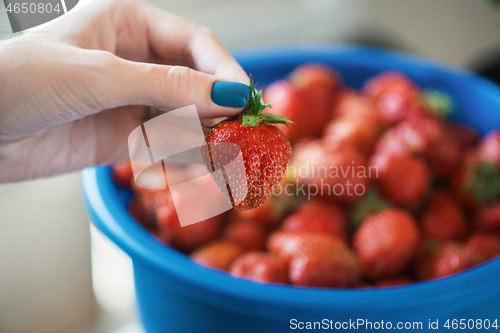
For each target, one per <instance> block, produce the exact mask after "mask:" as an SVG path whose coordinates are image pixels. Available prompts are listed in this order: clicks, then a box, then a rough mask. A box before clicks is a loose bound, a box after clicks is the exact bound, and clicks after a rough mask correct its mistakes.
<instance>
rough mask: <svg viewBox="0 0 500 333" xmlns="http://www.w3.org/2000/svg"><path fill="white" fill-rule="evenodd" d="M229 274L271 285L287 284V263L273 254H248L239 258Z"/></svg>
mask: <svg viewBox="0 0 500 333" xmlns="http://www.w3.org/2000/svg"><path fill="white" fill-rule="evenodd" d="M229 272H230V273H231V274H232V275H234V276H237V277H242V278H246V279H250V280H254V281H260V282H270V283H287V282H288V277H287V275H288V272H287V267H286V265H285V262H284V261H283V260H282V259H280V258H279V257H276V256H274V255H272V254H268V253H263V252H248V253H245V254H243V255H241V256H240V257H238V258H237V259H236V260H235V261H234V262H233V264H232V265H231V268H230V270H229Z"/></svg>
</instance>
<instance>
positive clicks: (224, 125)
mask: <svg viewBox="0 0 500 333" xmlns="http://www.w3.org/2000/svg"><path fill="white" fill-rule="evenodd" d="M261 101H262V91H259V92H257V91H256V90H255V87H254V84H253V80H252V79H250V96H249V99H248V104H247V106H246V107H245V109H244V110H243V112H242V113H241V114H239V115H237V116H235V117H233V118H229V119H227V120H225V121H223V122H221V123H219V124H218V125H216V126H215V127H214V128H213V129H212V130H211V131H210V133H209V134H208V135H207V136H206V138H205V139H206V142H207V148H208V151H207V152H206V154H205V157H206V163H207V166H208V168H209V169H210V170H211V171H215V170H218V169H222V170H223V174H224V179H216V182H217V184H218V185H219V187H222V190H223V192H224V191H227V193H228V196H229V198H228V199H229V200H230V201H231V204H232V206H233V207H234V208H235V209H236V210H247V209H252V208H256V207H259V206H260V205H262V204H263V203H264V202H265V201H266V200H267V199H268V198H269V197H270V196H271V193H272V190H273V188H274V187H275V186H276V185H278V183H279V182H280V181H281V178H282V177H283V174H284V173H285V169H286V167H287V165H288V161H289V160H290V155H291V152H292V149H291V147H290V142H288V140H287V139H286V137H285V135H284V134H283V132H282V131H281V130H280V129H278V128H277V127H276V126H273V125H272V124H286V123H292V122H291V121H290V120H288V119H286V118H285V117H281V116H277V115H274V114H271V113H262V111H263V110H264V109H265V108H266V107H271V105H269V104H264V105H263V104H262V103H261ZM233 145H237V146H239V148H240V150H241V156H242V158H243V163H244V166H245V177H243V178H246V179H241V178H242V177H239V176H240V175H239V173H238V172H237V171H236V172H232V170H228V169H227V168H224V167H225V166H228V165H229V164H230V163H231V162H232V160H234V159H235V158H236V154H235V153H234V151H231V148H230V147H231V146H233ZM228 147H229V148H228ZM235 177H236V178H237V179H235ZM245 181H246V188H245V186H244V184H243V183H244V182H245ZM230 184H231V186H230ZM235 184H236V186H233V185H235Z"/></svg>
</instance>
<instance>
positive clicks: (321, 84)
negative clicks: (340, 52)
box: [264, 64, 341, 142]
mask: <svg viewBox="0 0 500 333" xmlns="http://www.w3.org/2000/svg"><path fill="white" fill-rule="evenodd" d="M340 82H341V78H340V75H339V74H338V73H337V72H336V71H335V70H334V69H332V68H330V67H328V66H326V65H322V64H306V65H303V66H299V67H297V68H296V69H295V70H294V71H293V72H292V73H291V74H290V77H289V78H288V79H287V80H278V81H275V82H274V83H272V84H270V85H269V86H268V87H267V88H266V89H265V91H264V100H265V101H266V102H267V103H270V104H272V105H273V112H274V113H275V114H277V115H280V116H283V117H286V118H288V119H290V120H292V121H293V122H295V123H296V124H297V126H293V127H285V126H280V125H278V127H279V128H280V129H281V130H282V131H283V132H284V133H285V135H286V137H287V138H288V139H289V140H290V141H292V142H294V141H297V140H298V139H301V138H307V137H318V136H320V135H321V132H322V131H323V128H324V127H325V125H326V123H327V122H328V120H329V119H330V118H331V112H330V105H331V101H332V99H333V98H334V96H335V94H336V92H337V90H338V88H339V86H340Z"/></svg>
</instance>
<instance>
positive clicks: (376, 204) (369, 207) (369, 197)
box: [351, 189, 389, 230]
mask: <svg viewBox="0 0 500 333" xmlns="http://www.w3.org/2000/svg"><path fill="white" fill-rule="evenodd" d="M386 208H389V204H388V203H387V202H386V201H384V200H383V199H382V198H381V197H380V195H379V194H378V192H377V190H375V189H373V190H371V191H369V192H368V193H367V194H366V196H365V197H363V198H362V199H361V200H359V201H358V203H357V204H356V205H355V206H354V209H353V213H352V218H351V228H352V230H356V229H358V228H359V227H360V226H361V224H363V221H364V220H365V219H366V218H367V217H368V216H370V215H372V214H374V213H377V212H380V211H382V210H384V209H386Z"/></svg>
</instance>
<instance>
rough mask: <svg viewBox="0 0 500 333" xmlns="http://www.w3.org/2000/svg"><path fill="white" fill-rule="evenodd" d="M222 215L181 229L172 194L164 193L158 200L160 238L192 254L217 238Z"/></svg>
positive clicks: (157, 216) (157, 218)
mask: <svg viewBox="0 0 500 333" xmlns="http://www.w3.org/2000/svg"><path fill="white" fill-rule="evenodd" d="M222 218H223V216H222V215H218V216H214V217H212V218H210V219H208V220H205V221H202V222H198V223H195V224H191V225H188V226H185V227H181V225H180V222H179V218H178V217H177V212H176V210H175V206H174V203H173V200H172V196H171V194H170V192H168V191H164V192H162V193H161V194H160V195H159V196H157V198H156V222H157V225H158V234H157V236H158V238H159V239H160V240H161V241H163V242H164V243H166V244H168V245H170V246H172V247H173V248H175V249H178V250H179V251H182V252H190V251H192V250H194V249H195V248H197V247H198V246H200V245H202V244H205V243H207V242H209V241H212V240H214V239H216V238H217V236H218V235H219V231H220V225H221V223H222Z"/></svg>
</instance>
